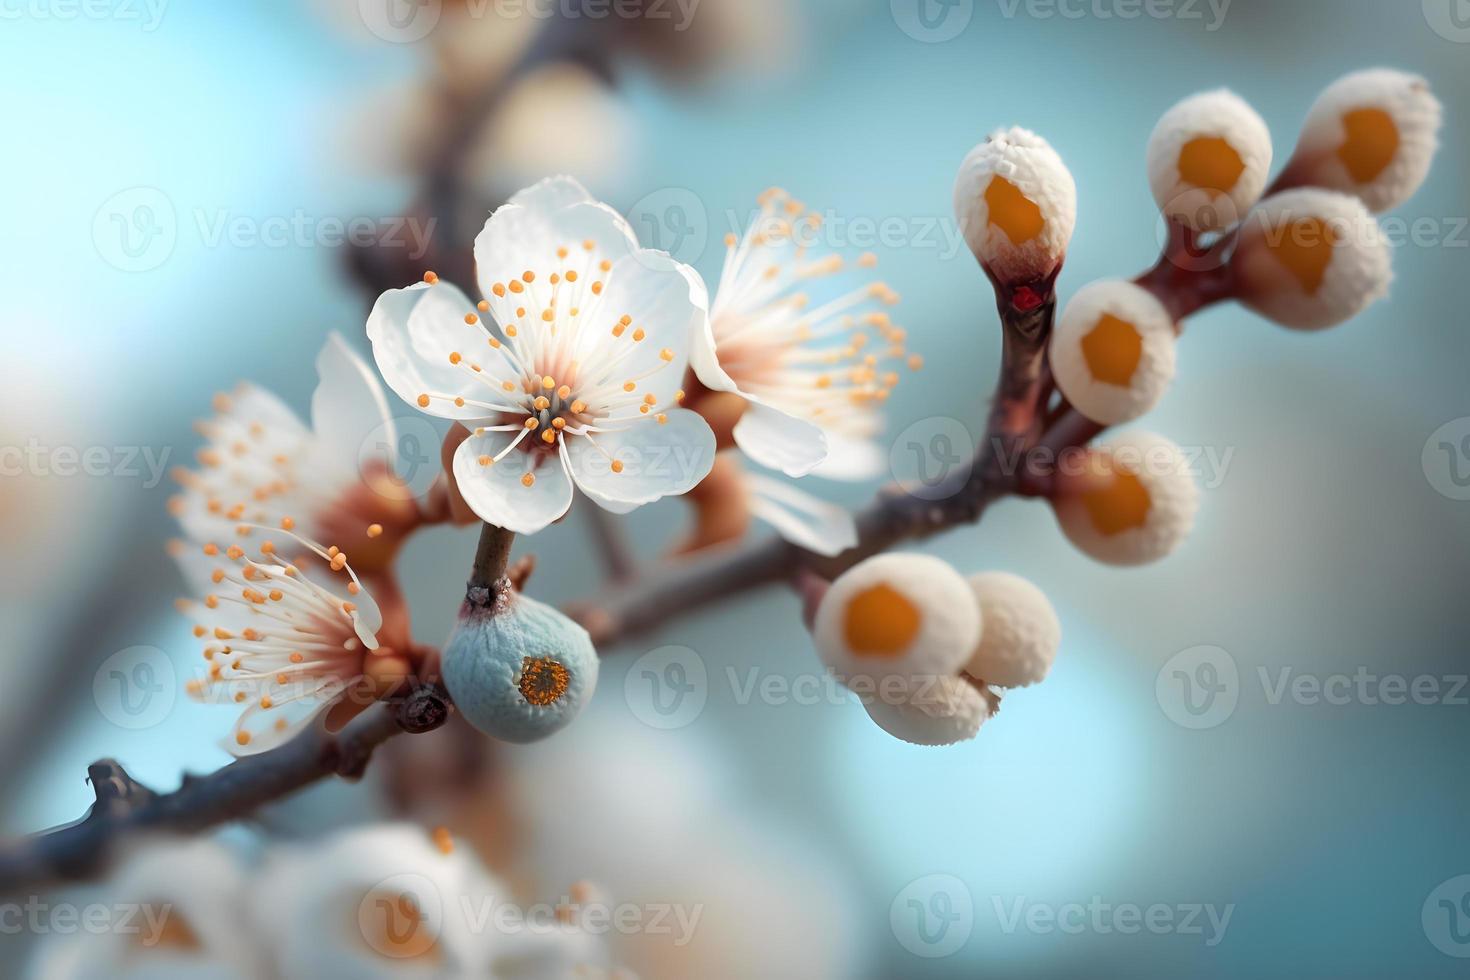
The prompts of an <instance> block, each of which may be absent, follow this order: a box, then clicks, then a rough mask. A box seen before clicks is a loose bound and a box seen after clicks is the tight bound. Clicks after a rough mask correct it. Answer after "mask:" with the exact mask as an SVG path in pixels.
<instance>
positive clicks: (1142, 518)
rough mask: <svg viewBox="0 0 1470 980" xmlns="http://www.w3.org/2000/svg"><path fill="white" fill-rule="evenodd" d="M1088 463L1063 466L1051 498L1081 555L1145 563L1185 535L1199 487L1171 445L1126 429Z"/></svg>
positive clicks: (1168, 550)
mask: <svg viewBox="0 0 1470 980" xmlns="http://www.w3.org/2000/svg"><path fill="white" fill-rule="evenodd" d="M1087 462H1088V465H1087V467H1085V471H1084V472H1082V473H1075V472H1071V471H1070V470H1069V468H1066V467H1063V468H1062V469H1061V471H1060V472H1059V475H1058V480H1057V491H1056V495H1055V496H1054V498H1053V500H1052V506H1053V508H1054V509H1055V510H1056V515H1057V523H1059V524H1060V525H1061V527H1062V531H1063V533H1065V534H1066V535H1067V538H1068V539H1069V540H1070V541H1071V542H1072V543H1073V544H1074V545H1076V546H1077V548H1078V549H1079V550H1081V551H1082V552H1083V553H1085V554H1087V555H1089V556H1091V557H1092V558H1094V559H1096V560H1097V561H1100V562H1102V563H1104V564H1107V565H1145V564H1148V563H1149V562H1153V561H1158V560H1159V559H1160V558H1163V557H1165V556H1166V555H1168V554H1169V553H1171V552H1172V551H1173V550H1174V549H1175V548H1177V547H1179V545H1180V544H1181V543H1182V542H1183V541H1184V539H1185V538H1186V537H1188V535H1189V532H1190V530H1191V528H1193V526H1194V515H1195V512H1196V511H1197V510H1198V508H1199V489H1198V488H1197V487H1196V486H1195V483H1194V478H1193V476H1192V475H1191V474H1190V472H1189V464H1188V461H1187V460H1186V459H1185V458H1184V453H1183V451H1182V450H1181V449H1180V448H1179V447H1178V446H1176V445H1175V444H1174V443H1173V442H1170V441H1169V440H1168V439H1165V438H1164V437H1163V436H1156V435H1152V434H1150V433H1146V432H1134V433H1128V434H1127V435H1123V436H1118V437H1116V438H1114V439H1111V440H1109V441H1108V442H1106V443H1103V444H1102V445H1101V446H1098V447H1095V448H1094V449H1092V450H1089V452H1088V457H1087ZM986 679H987V680H989V678H986Z"/></svg>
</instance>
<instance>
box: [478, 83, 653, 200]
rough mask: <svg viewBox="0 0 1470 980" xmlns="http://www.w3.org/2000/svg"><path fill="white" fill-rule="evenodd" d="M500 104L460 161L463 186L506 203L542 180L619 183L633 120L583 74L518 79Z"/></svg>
mask: <svg viewBox="0 0 1470 980" xmlns="http://www.w3.org/2000/svg"><path fill="white" fill-rule="evenodd" d="M504 100H505V101H504V102H503V103H502V104H501V106H500V109H499V111H497V112H496V114H495V117H494V118H493V119H492V120H491V121H490V123H489V125H488V126H487V127H486V128H485V132H484V133H483V134H482V135H481V137H480V139H479V140H478V142H477V143H476V145H475V148H474V150H473V151H472V152H471V153H470V154H469V155H468V157H467V158H466V162H465V166H464V174H465V179H466V182H467V183H472V184H476V185H479V186H482V187H484V189H485V190H486V191H487V192H488V193H489V194H490V195H491V196H492V197H493V198H494V199H495V200H504V199H505V198H506V197H508V196H509V195H510V194H511V193H513V192H514V191H515V190H516V189H518V188H521V187H525V186H527V185H528V184H532V183H534V182H535V181H537V180H538V179H540V177H541V175H542V174H548V173H566V174H571V175H573V176H576V177H579V178H586V179H594V178H595V179H596V180H598V181H602V182H610V183H616V182H617V181H618V180H620V179H621V178H622V177H623V175H624V173H625V172H626V169H627V166H628V163H629V162H630V161H629V152H628V151H629V148H630V144H631V135H632V130H633V126H634V120H633V118H632V116H631V114H630V113H629V112H628V110H627V108H626V107H625V106H624V104H623V102H622V101H621V100H620V99H619V98H618V97H617V96H615V95H614V94H613V93H612V91H611V90H610V89H608V87H607V86H606V85H605V84H603V83H602V81H601V80H599V79H598V78H597V77H596V76H595V75H593V74H592V73H591V72H589V71H587V70H586V69H585V68H582V67H580V66H578V65H573V64H561V63H558V64H551V65H547V66H546V67H544V68H540V69H537V70H535V71H533V72H531V73H529V74H528V75H526V76H525V77H524V78H522V79H521V80H520V81H518V82H517V83H516V84H515V86H514V87H513V88H511V89H510V91H508V92H507V93H506V94H505V96H504Z"/></svg>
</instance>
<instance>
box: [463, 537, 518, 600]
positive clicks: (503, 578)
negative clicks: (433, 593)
mask: <svg viewBox="0 0 1470 980" xmlns="http://www.w3.org/2000/svg"><path fill="white" fill-rule="evenodd" d="M515 540H516V535H515V532H514V531H507V530H506V529H505V528H503V527H496V526H495V525H494V524H484V525H481V527H480V545H479V547H478V548H476V549H475V564H474V565H473V566H472V567H471V568H470V579H469V582H468V583H466V585H465V599H466V601H467V602H469V603H470V604H471V605H473V606H479V607H485V606H488V605H490V604H491V602H492V601H494V599H495V597H496V596H498V595H503V594H504V593H506V592H508V591H509V590H510V587H511V585H510V578H509V577H508V576H507V575H506V570H507V569H508V568H510V549H511V547H512V546H513V545H514V544H515Z"/></svg>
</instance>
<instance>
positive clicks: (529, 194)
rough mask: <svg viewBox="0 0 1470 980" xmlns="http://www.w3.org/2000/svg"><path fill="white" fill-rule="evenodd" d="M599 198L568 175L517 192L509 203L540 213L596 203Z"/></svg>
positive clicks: (548, 179)
mask: <svg viewBox="0 0 1470 980" xmlns="http://www.w3.org/2000/svg"><path fill="white" fill-rule="evenodd" d="M596 200H597V198H595V197H593V196H592V192H591V191H589V190H588V189H587V188H585V187H583V186H582V182H581V181H579V180H577V178H575V177H569V176H567V175H566V174H558V175H556V176H554V177H547V178H546V179H544V180H541V181H538V182H537V183H535V184H532V185H531V186H530V187H527V188H525V189H524V190H519V191H516V193H515V194H514V195H513V196H512V197H511V199H510V201H509V203H511V204H519V205H521V206H522V207H526V208H531V209H533V210H539V211H556V210H559V209H561V208H565V207H571V206H572V205H573V204H583V203H586V202H588V201H592V202H595V201H596Z"/></svg>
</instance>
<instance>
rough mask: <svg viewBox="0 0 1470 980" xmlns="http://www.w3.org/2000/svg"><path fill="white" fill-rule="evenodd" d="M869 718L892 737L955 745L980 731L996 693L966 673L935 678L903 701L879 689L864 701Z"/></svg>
mask: <svg viewBox="0 0 1470 980" xmlns="http://www.w3.org/2000/svg"><path fill="white" fill-rule="evenodd" d="M864 707H866V708H867V709H868V717H869V718H871V719H873V722H874V723H875V724H876V725H877V726H878V727H879V728H881V729H883V730H884V731H885V732H887V733H888V734H890V735H892V736H893V737H894V738H896V739H899V740H901V741H904V742H908V743H910V744H912V745H932V746H944V745H957V744H958V743H960V742H968V741H969V740H970V739H972V738H974V737H975V736H976V735H978V734H979V733H980V726H981V725H983V724H985V722H986V721H988V720H989V719H990V717H991V715H993V714H995V707H996V699H995V696H994V695H992V694H990V693H989V692H988V691H986V690H984V686H983V685H982V684H981V683H980V682H978V681H975V680H972V679H971V678H970V677H968V676H964V675H956V676H953V677H935V678H932V679H929V681H928V682H927V683H925V684H923V685H920V686H919V687H918V688H917V689H916V690H915V691H914V692H912V694H911V696H910V697H909V698H908V699H906V700H896V699H892V698H886V697H884V696H883V694H882V692H881V691H880V692H879V693H878V694H876V695H875V696H873V697H871V698H868V699H865V700H864Z"/></svg>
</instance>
